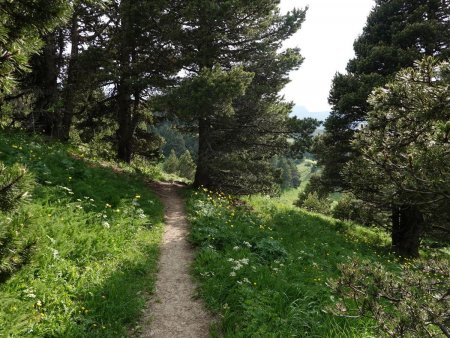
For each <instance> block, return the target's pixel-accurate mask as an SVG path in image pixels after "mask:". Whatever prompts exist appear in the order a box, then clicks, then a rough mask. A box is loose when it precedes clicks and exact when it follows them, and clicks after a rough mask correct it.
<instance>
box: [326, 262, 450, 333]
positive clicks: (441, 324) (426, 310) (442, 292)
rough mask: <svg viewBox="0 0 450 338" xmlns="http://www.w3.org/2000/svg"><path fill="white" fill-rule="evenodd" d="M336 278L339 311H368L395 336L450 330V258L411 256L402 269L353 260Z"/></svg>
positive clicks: (335, 309)
mask: <svg viewBox="0 0 450 338" xmlns="http://www.w3.org/2000/svg"><path fill="white" fill-rule="evenodd" d="M339 269H340V271H341V277H340V278H338V279H337V280H336V281H333V282H331V283H330V286H331V288H332V289H333V291H334V292H335V294H336V295H337V296H338V297H339V298H340V301H339V302H338V303H337V304H336V305H335V306H334V307H333V308H332V309H330V310H331V312H333V313H334V314H337V315H339V316H345V317H360V316H368V317H371V318H373V319H375V320H376V322H377V323H378V330H379V331H380V333H384V334H386V335H388V336H390V337H441V336H442V335H445V336H447V337H448V336H449V331H450V311H449V309H450V264H449V261H448V260H441V261H437V260H428V261H419V262H406V263H405V264H404V265H403V268H402V271H401V272H400V273H399V274H395V273H392V272H388V271H386V270H385V268H384V267H383V266H382V265H380V264H374V263H372V262H367V261H365V262H360V261H358V260H353V261H352V262H350V263H348V264H342V265H340V266H339Z"/></svg>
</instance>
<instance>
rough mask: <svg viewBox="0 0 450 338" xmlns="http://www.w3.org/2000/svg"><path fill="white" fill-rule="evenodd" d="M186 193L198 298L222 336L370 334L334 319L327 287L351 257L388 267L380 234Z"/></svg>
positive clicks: (393, 265) (356, 323)
mask: <svg viewBox="0 0 450 338" xmlns="http://www.w3.org/2000/svg"><path fill="white" fill-rule="evenodd" d="M230 203H231V204H232V202H229V201H227V199H226V198H223V197H221V199H218V198H217V196H214V195H211V194H209V193H207V192H194V193H192V195H191V196H190V199H189V205H188V210H189V214H190V220H191V223H192V226H193V228H192V236H191V238H192V241H193V242H194V243H195V244H196V245H198V246H199V247H200V249H199V252H198V255H197V258H196V261H195V266H194V271H195V275H196V277H197V278H198V280H199V281H200V294H201V296H202V297H203V299H205V301H206V303H207V304H208V306H209V307H210V308H211V309H212V310H213V311H214V312H216V313H218V314H220V318H221V322H220V324H219V325H218V326H217V328H216V335H217V336H220V335H223V336H225V337H372V336H373V333H372V331H373V325H374V323H373V322H371V321H370V320H368V319H363V318H361V319H349V318H338V317H335V316H333V315H332V314H330V313H329V312H328V311H327V308H328V306H330V305H332V304H334V303H335V299H334V298H333V295H332V293H331V291H330V289H329V287H328V286H327V281H328V280H329V279H330V278H335V277H337V276H338V269H337V265H338V264H339V263H343V262H347V261H349V260H351V259H352V258H355V257H356V258H361V259H367V260H369V261H374V262H375V261H377V262H380V263H382V264H384V265H386V266H388V267H389V269H392V270H396V269H398V268H399V263H398V262H397V261H396V259H395V258H394V257H393V256H392V255H391V254H390V253H389V250H388V248H389V241H388V237H387V236H386V234H384V233H382V232H379V231H374V230H373V229H367V228H363V227H358V226H355V225H353V224H350V223H345V222H340V221H336V220H334V219H331V218H328V217H325V216H321V215H315V214H311V213H307V212H304V211H302V210H300V209H297V208H294V207H291V206H289V205H286V204H283V203H282V202H280V200H277V199H275V200H273V199H269V198H268V197H257V198H253V199H251V204H252V206H253V207H254V208H255V210H254V211H249V210H246V209H245V208H244V209H242V208H235V207H232V206H231V205H230Z"/></svg>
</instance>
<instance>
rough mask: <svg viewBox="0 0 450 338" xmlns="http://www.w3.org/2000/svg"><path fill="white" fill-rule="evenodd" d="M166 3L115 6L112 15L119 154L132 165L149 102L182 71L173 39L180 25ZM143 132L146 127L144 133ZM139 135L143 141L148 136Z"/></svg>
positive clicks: (161, 0)
mask: <svg viewBox="0 0 450 338" xmlns="http://www.w3.org/2000/svg"><path fill="white" fill-rule="evenodd" d="M169 5H170V1H167V0H158V1H150V0H139V1H135V0H133V1H131V0H122V1H120V2H119V1H114V6H113V7H112V12H111V13H110V14H109V16H110V18H111V19H112V22H113V28H112V30H111V34H112V35H111V37H110V39H111V40H110V42H111V45H110V52H111V57H112V62H111V64H110V66H112V67H114V68H112V69H110V72H111V73H110V74H111V75H112V82H113V83H114V86H115V95H116V112H117V123H118V130H117V152H118V157H119V159H121V160H123V161H126V162H130V161H131V158H132V156H133V152H134V151H135V149H134V147H135V140H134V138H135V137H136V135H137V133H138V126H139V123H141V122H143V121H147V122H150V120H149V114H148V113H149V106H148V105H147V103H148V101H149V99H151V98H152V97H154V96H155V95H158V94H159V93H160V92H161V89H162V88H164V86H166V85H167V84H169V83H170V81H171V78H172V76H174V75H176V73H177V72H178V71H179V68H178V67H179V66H178V64H177V62H176V58H177V56H178V50H177V48H175V45H174V44H173V43H172V42H171V35H172V32H173V31H174V30H176V29H177V28H178V27H179V26H178V25H177V24H176V22H174V21H173V20H172V11H170V10H169ZM144 129H145V128H144ZM143 134H145V133H141V136H144V135H143Z"/></svg>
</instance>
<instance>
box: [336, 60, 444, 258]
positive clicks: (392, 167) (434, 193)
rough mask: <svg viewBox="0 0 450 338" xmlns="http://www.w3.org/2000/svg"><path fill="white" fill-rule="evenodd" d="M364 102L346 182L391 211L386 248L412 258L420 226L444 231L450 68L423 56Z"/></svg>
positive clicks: (418, 237)
mask: <svg viewBox="0 0 450 338" xmlns="http://www.w3.org/2000/svg"><path fill="white" fill-rule="evenodd" d="M369 103H370V105H371V111H370V112H369V114H368V116H367V119H368V125H367V126H366V127H365V128H364V129H362V130H361V131H359V132H357V134H356V139H355V142H354V146H355V148H356V149H357V150H358V152H359V153H360V154H361V156H360V157H358V158H356V159H354V160H352V161H351V162H350V163H349V164H348V165H347V167H346V169H345V171H344V172H345V173H346V175H345V177H346V179H347V182H348V183H349V184H350V186H351V188H352V190H353V191H354V193H355V194H356V195H357V196H358V197H359V198H361V199H363V200H364V201H366V202H367V203H371V204H375V205H376V206H377V207H381V208H384V209H392V210H393V213H392V246H393V248H394V250H395V251H396V252H397V253H399V254H400V255H402V256H407V257H411V256H413V257H415V256H418V254H419V244H420V239H421V237H422V234H423V231H424V230H425V226H426V225H428V227H430V226H431V225H438V226H440V227H444V228H446V230H447V231H450V227H449V224H450V210H449V208H448V206H449V203H450V167H449V165H448V163H450V122H449V121H450V111H449V109H448V108H449V106H450V65H449V63H448V62H443V63H438V62H437V61H436V60H435V59H433V58H431V57H428V58H426V59H424V60H423V61H421V62H420V63H418V64H417V65H416V67H415V68H408V69H405V70H402V71H400V72H399V73H398V75H397V76H396V78H395V80H394V81H392V82H390V83H389V84H387V85H386V86H385V87H384V88H379V89H376V90H375V91H374V92H373V94H372V95H371V97H370V99H369Z"/></svg>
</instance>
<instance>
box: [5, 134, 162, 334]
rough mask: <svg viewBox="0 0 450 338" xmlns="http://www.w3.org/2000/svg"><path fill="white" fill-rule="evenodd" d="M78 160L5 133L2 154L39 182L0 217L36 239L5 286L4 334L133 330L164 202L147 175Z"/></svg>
mask: <svg viewBox="0 0 450 338" xmlns="http://www.w3.org/2000/svg"><path fill="white" fill-rule="evenodd" d="M80 157H82V154H81V155H80V153H79V152H78V151H77V149H70V148H69V147H67V146H63V145H61V144H58V143H52V142H49V141H46V140H44V139H42V138H39V137H29V136H26V135H24V134H21V133H6V132H3V131H0V161H2V162H3V163H5V164H6V165H12V164H19V165H22V166H25V167H26V168H27V169H28V171H29V172H30V173H31V174H32V175H33V177H34V178H35V180H36V185H35V188H34V190H33V191H32V196H31V198H29V201H28V202H27V203H25V204H23V205H22V206H21V207H20V208H19V209H18V210H16V211H14V212H12V213H8V214H0V227H1V228H6V227H8V228H17V229H19V228H21V227H26V229H25V230H24V231H22V232H21V233H22V235H23V236H24V237H26V238H25V239H27V240H29V241H31V242H32V243H34V245H33V247H32V250H31V253H30V258H29V261H28V262H27V264H25V265H24V266H23V267H21V269H20V270H19V271H17V272H15V273H14V274H13V275H12V276H10V277H9V278H8V279H7V280H6V281H4V282H3V283H0V304H1V308H0V336H2V337H4V336H7V337H25V336H39V337H55V336H59V337H120V336H125V335H126V334H127V333H129V332H133V330H135V329H137V327H136V325H137V324H136V323H137V321H138V319H139V316H140V313H141V312H140V311H141V310H142V308H143V306H144V304H145V300H146V298H147V295H148V293H150V292H151V291H152V288H153V283H154V272H155V270H156V262H157V259H158V254H159V249H158V247H159V242H160V238H161V233H162V231H161V229H162V226H161V223H162V217H163V208H162V205H161V204H160V202H159V201H158V200H157V198H156V197H155V196H154V195H153V194H152V193H150V191H149V189H148V188H147V187H146V185H145V184H144V181H143V178H142V176H143V174H140V175H136V170H134V169H127V168H126V167H123V168H119V169H120V172H118V170H117V169H118V168H114V170H112V169H111V168H109V167H108V165H105V164H103V167H101V166H98V165H97V164H96V163H95V161H94V160H92V161H90V162H89V163H88V164H87V163H86V162H85V161H84V160H82V159H80ZM122 169H123V170H122ZM150 175H151V172H150V173H147V174H146V176H147V177H148V176H150Z"/></svg>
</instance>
